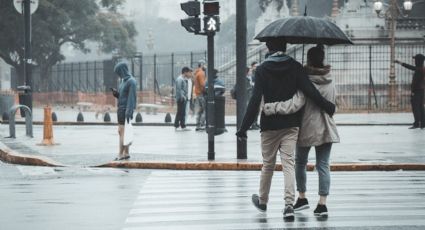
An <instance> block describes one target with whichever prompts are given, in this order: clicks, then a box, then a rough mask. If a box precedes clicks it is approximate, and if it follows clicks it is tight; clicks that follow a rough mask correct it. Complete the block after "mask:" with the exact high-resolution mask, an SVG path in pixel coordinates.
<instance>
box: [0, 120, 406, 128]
mask: <svg viewBox="0 0 425 230" xmlns="http://www.w3.org/2000/svg"><path fill="white" fill-rule="evenodd" d="M0 123H1V124H4V125H8V124H9V122H8V121H1V122H0ZM15 124H17V125H24V124H25V121H16V122H15ZM33 125H43V122H42V121H34V122H33ZM53 125H58V126H115V125H118V123H116V122H74V121H69V122H68V121H59V122H53ZM132 125H133V126H154V127H155V126H156V127H173V124H172V123H156V122H150V123H133V124H132ZM336 125H337V126H409V125H412V124H411V123H343V122H342V123H336ZM187 126H191V127H195V126H196V125H195V124H187ZM226 126H230V127H235V126H236V124H226Z"/></svg>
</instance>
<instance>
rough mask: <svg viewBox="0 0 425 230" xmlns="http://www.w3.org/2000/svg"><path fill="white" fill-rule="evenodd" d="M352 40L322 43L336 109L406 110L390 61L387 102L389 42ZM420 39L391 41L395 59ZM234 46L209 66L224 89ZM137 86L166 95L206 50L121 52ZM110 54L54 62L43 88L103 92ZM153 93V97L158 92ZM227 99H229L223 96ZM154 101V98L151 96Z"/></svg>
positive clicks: (296, 52)
mask: <svg viewBox="0 0 425 230" xmlns="http://www.w3.org/2000/svg"><path fill="white" fill-rule="evenodd" d="M356 43H357V44H356V45H353V46H331V47H327V49H326V63H327V64H330V65H331V66H332V75H333V78H334V80H335V84H336V86H337V90H338V95H339V96H338V101H339V108H340V109H342V110H369V111H371V110H375V111H376V110H379V111H382V110H408V109H410V82H411V78H412V74H413V73H412V72H411V71H409V70H407V69H405V68H403V67H401V66H398V65H397V66H396V83H397V86H398V88H397V89H398V90H397V102H398V105H397V107H396V108H390V107H388V104H387V101H388V82H389V67H390V46H389V44H388V41H387V40H383V41H369V42H365V41H363V42H362V43H359V42H356ZM310 47H311V45H306V46H304V51H303V46H302V45H294V46H290V47H289V48H288V52H287V53H288V55H290V56H291V57H293V58H294V59H296V60H297V61H299V62H303V60H302V59H303V57H304V60H305V59H306V56H305V55H303V53H304V54H306V53H307V50H308V49H309V48H310ZM424 51H425V43H424V42H423V41H417V40H416V41H403V42H398V43H397V44H396V59H398V60H401V61H404V62H408V63H412V64H413V60H412V56H413V55H414V54H416V53H424ZM235 53H236V52H235V50H234V49H232V48H226V49H221V50H217V51H216V54H215V57H216V60H215V63H216V64H215V66H216V68H217V69H218V70H219V76H220V77H221V78H222V79H223V80H224V82H225V85H226V88H227V89H228V91H229V90H230V89H231V88H232V87H233V85H234V84H235V82H236V58H235ZM265 54H266V48H265V46H264V45H262V46H256V47H255V48H253V49H250V50H249V52H248V56H247V58H248V61H247V63H248V64H249V63H251V62H252V61H258V62H261V61H263V60H264V55H265ZM126 59H127V62H128V63H129V68H130V70H131V71H132V73H133V75H134V76H135V78H136V80H137V82H138V83H139V84H138V89H139V90H140V91H148V92H154V93H153V95H154V97H155V96H159V97H172V94H173V87H174V79H176V77H177V76H178V75H179V74H180V70H181V68H182V67H183V66H190V67H192V68H196V67H197V63H198V60H200V59H204V60H206V51H200V52H190V53H189V52H188V53H169V54H148V55H140V56H138V57H130V58H126ZM115 61H116V60H105V61H95V62H79V63H63V64H58V65H55V66H54V67H53V68H52V70H51V74H50V77H49V79H47V81H48V85H49V86H48V91H49V92H87V93H96V92H106V91H107V90H108V88H109V87H111V85H112V86H116V84H117V80H118V78H117V77H116V76H115V75H114V73H113V69H112V68H113V65H114V62H115ZM41 81H42V79H41V78H40V71H39V70H38V69H37V68H36V69H35V70H34V89H35V92H40V91H41V87H40V85H41ZM159 97H158V98H159ZM229 101H231V100H229ZM155 102H159V101H157V99H154V102H153V103H155Z"/></svg>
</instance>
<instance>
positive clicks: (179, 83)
mask: <svg viewBox="0 0 425 230" xmlns="http://www.w3.org/2000/svg"><path fill="white" fill-rule="evenodd" d="M191 76H192V70H191V69H190V68H189V67H183V68H182V72H181V75H180V76H178V77H177V80H176V102H177V113H176V117H175V118H174V127H175V129H176V131H177V130H178V128H179V127H181V128H182V130H183V131H189V130H190V129H188V128H186V123H185V115H186V104H187V101H188V96H187V95H188V81H189V79H190V78H191Z"/></svg>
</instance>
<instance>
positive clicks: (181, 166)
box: [94, 161, 425, 172]
mask: <svg viewBox="0 0 425 230" xmlns="http://www.w3.org/2000/svg"><path fill="white" fill-rule="evenodd" d="M262 165H263V164H262V163H244V162H235V163H229V162H199V163H192V162H189V163H179V162H175V163H172V162H142V161H128V162H117V161H113V162H109V163H106V164H102V165H98V166H94V167H108V168H129V169H168V170H170V169H171V170H246V171H260V170H261V168H262ZM330 167H331V171H348V172H349V171H397V170H409V171H410V170H417V171H424V170H425V164H410V163H408V164H332V165H331V166H330ZM314 169H315V166H314V165H313V164H309V165H307V170H308V171H313V170H314ZM275 170H276V171H282V165H281V164H277V165H276V168H275Z"/></svg>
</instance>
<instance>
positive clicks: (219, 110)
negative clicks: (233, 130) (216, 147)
mask: <svg viewBox="0 0 425 230" xmlns="http://www.w3.org/2000/svg"><path fill="white" fill-rule="evenodd" d="M207 104H208V103H207ZM214 105H215V106H214V117H215V132H214V135H215V136H217V135H220V134H223V133H224V132H227V129H226V127H225V126H226V124H225V105H226V98H225V97H224V96H222V95H220V96H217V95H216V96H215V103H214ZM206 120H207V124H208V106H207V111H206ZM207 132H208V129H207Z"/></svg>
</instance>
